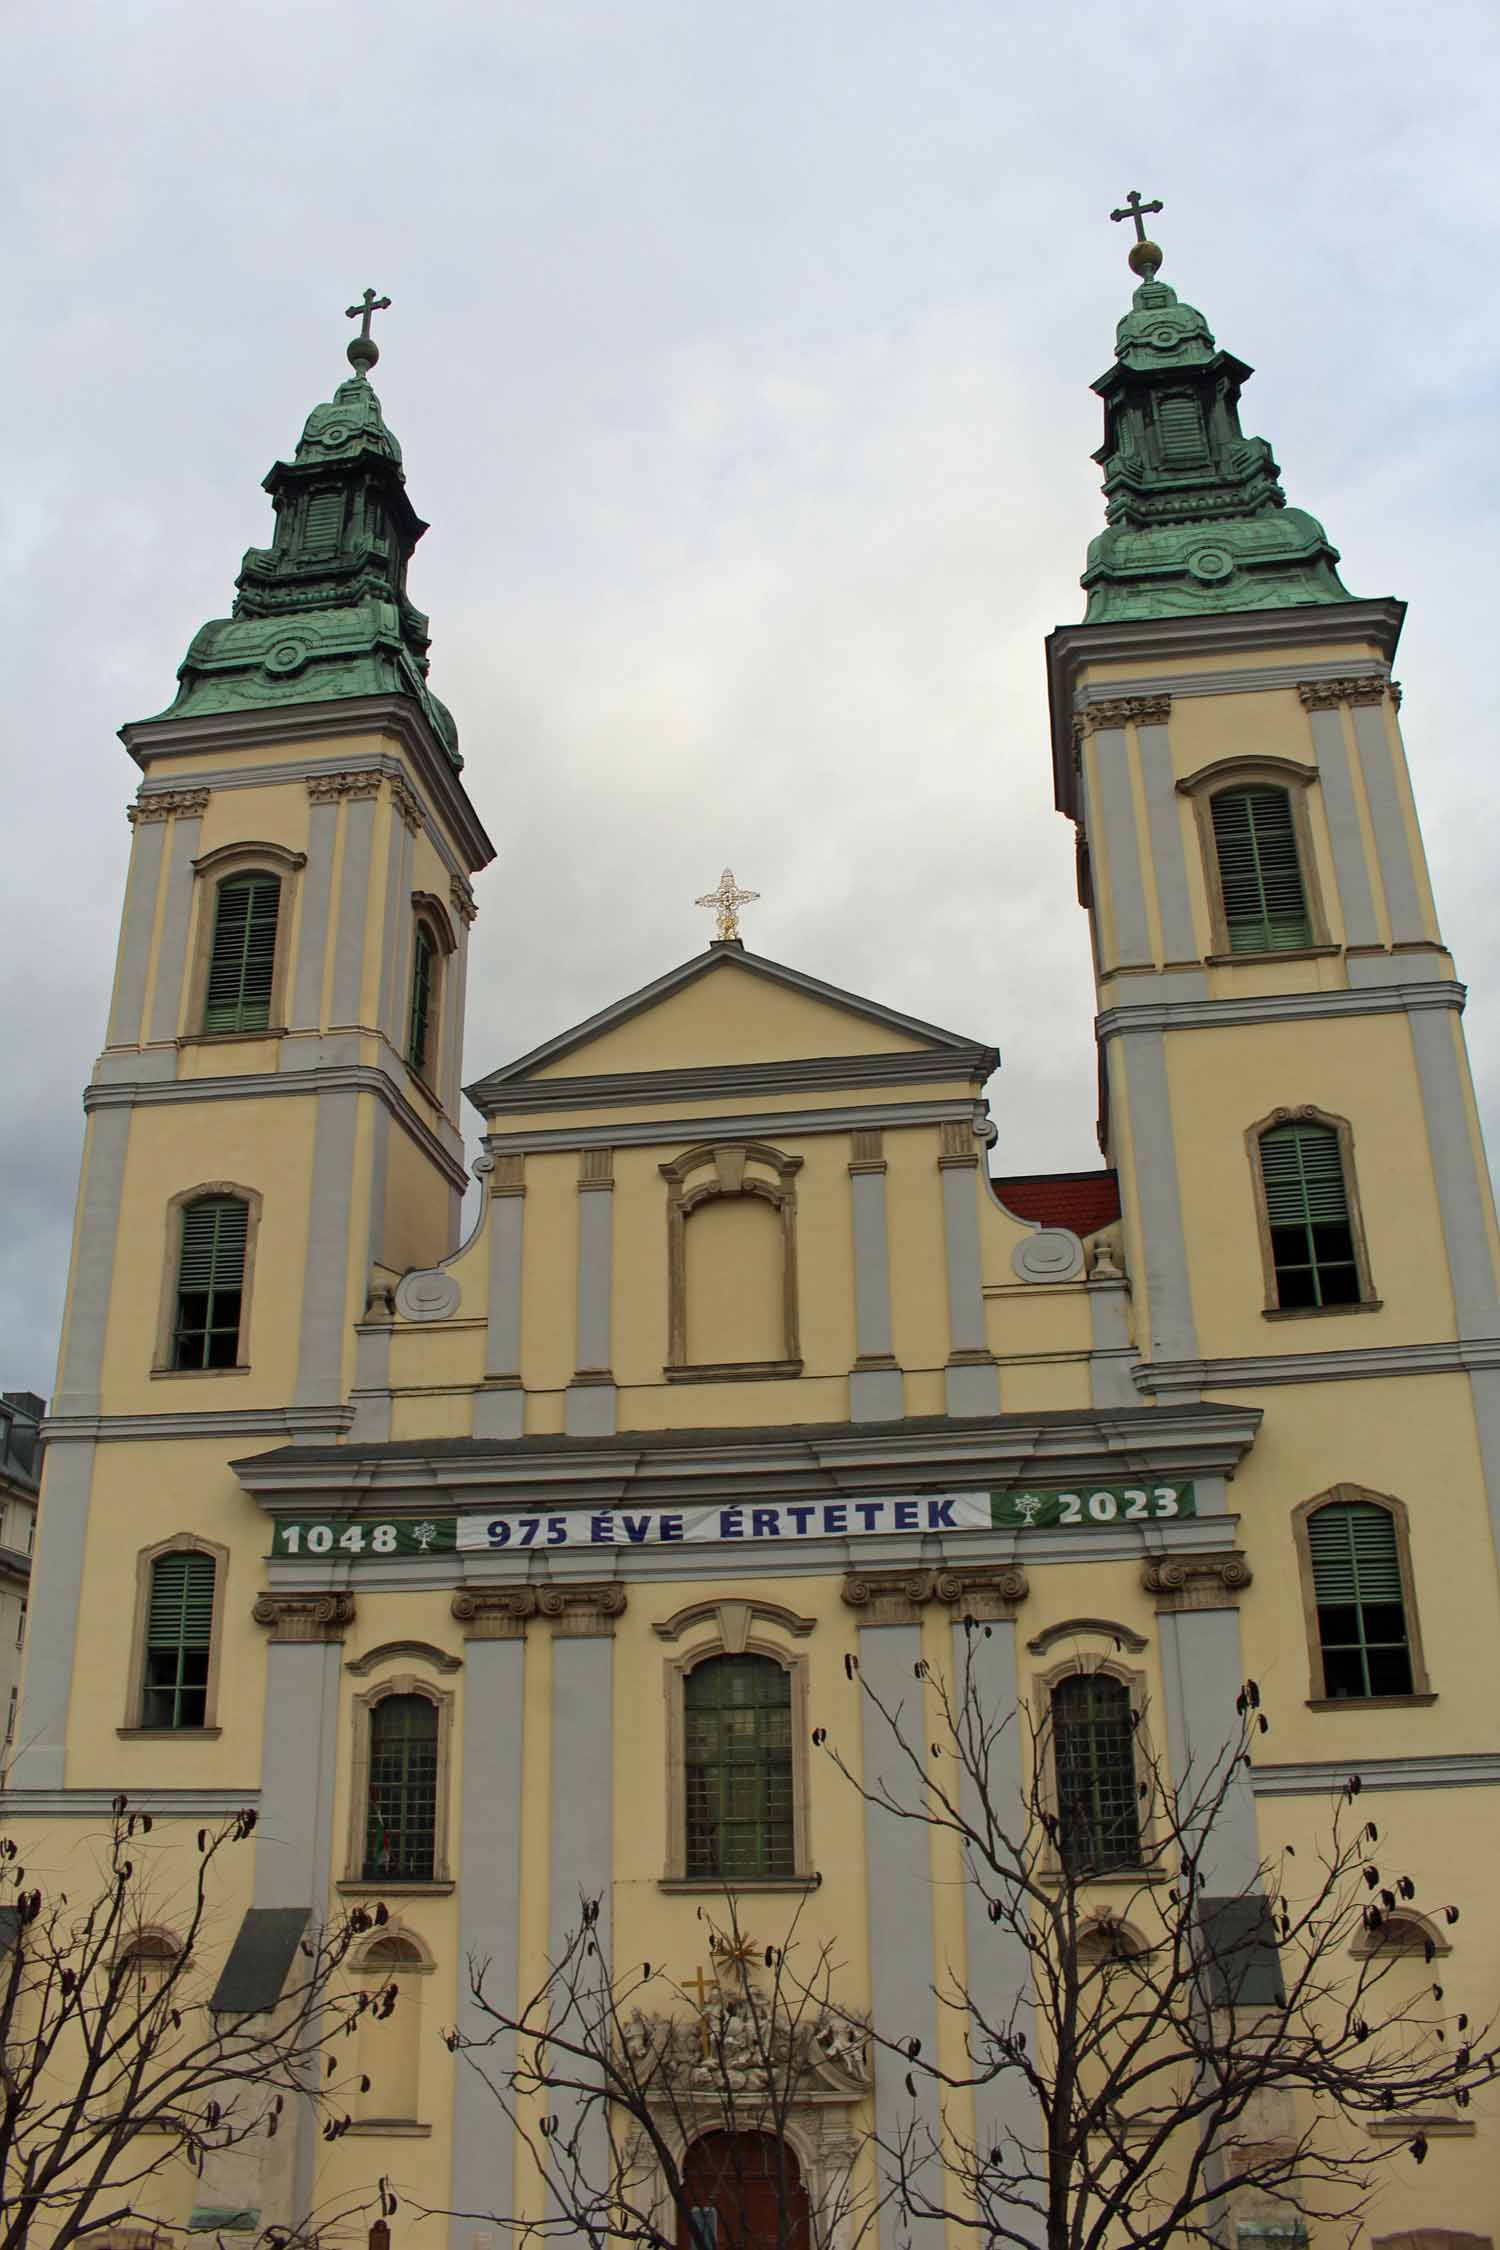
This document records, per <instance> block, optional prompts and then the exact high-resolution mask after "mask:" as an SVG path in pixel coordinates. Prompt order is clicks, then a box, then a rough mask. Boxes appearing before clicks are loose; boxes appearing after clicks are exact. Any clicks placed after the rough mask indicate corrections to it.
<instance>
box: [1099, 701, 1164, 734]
mask: <svg viewBox="0 0 1500 2250" xmlns="http://www.w3.org/2000/svg"><path fill="white" fill-rule="evenodd" d="M1171 711H1172V698H1171V696H1170V695H1115V696H1109V697H1107V698H1106V700H1105V701H1104V702H1102V703H1085V704H1084V706H1083V708H1082V710H1081V711H1080V712H1079V713H1078V726H1079V728H1080V730H1081V731H1082V732H1083V733H1084V734H1097V733H1099V732H1101V731H1102V730H1103V729H1106V728H1110V727H1113V728H1120V727H1127V726H1135V727H1164V726H1165V725H1166V723H1167V720H1168V718H1169V717H1170V716H1171Z"/></svg>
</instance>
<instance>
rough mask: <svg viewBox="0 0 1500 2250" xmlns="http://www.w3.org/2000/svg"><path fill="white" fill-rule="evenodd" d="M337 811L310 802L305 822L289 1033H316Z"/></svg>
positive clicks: (319, 801)
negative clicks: (300, 902)
mask: <svg viewBox="0 0 1500 2250" xmlns="http://www.w3.org/2000/svg"><path fill="white" fill-rule="evenodd" d="M338 824H339V808H338V806H337V804H336V803H330V802H329V800H328V799H327V798H317V799H315V800H314V802H313V804H312V807H311V809H310V811H309V813H308V821H307V865H306V867H305V868H304V869H303V872H302V912H301V920H300V923H299V926H298V932H297V963H296V969H295V971H294V974H293V977H292V1005H291V1011H290V1014H289V1016H288V1018H287V1022H288V1027H289V1028H290V1029H291V1030H292V1031H316V1030H317V1029H318V1027H319V1025H320V1024H321V1022H322V1017H323V968H324V963H325V960H326V958H327V953H328V912H329V907H330V906H331V904H332V901H333V846H334V839H335V837H336V836H337V834H338Z"/></svg>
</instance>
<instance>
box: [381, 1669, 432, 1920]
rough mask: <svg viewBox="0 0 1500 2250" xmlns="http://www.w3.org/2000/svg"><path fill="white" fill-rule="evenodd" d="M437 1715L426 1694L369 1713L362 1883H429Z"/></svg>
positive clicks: (390, 1700)
mask: <svg viewBox="0 0 1500 2250" xmlns="http://www.w3.org/2000/svg"><path fill="white" fill-rule="evenodd" d="M437 1785H438V1714H437V1706H436V1704H434V1703H430V1702H429V1701H428V1699H427V1697H426V1696H425V1695H388V1696H385V1697H384V1698H383V1699H382V1700H381V1701H380V1702H379V1703H377V1704H376V1705H375V1707H374V1709H373V1710H372V1711H371V1713H370V1778H369V1801H368V1805H367V1808H366V1816H365V1857H364V1868H363V1878H364V1880H365V1882H367V1883H380V1882H388V1883H430V1882H431V1881H432V1877H433V1865H434V1857H435V1853H436V1848H437Z"/></svg>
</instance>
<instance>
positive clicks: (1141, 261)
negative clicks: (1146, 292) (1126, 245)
mask: <svg viewBox="0 0 1500 2250" xmlns="http://www.w3.org/2000/svg"><path fill="white" fill-rule="evenodd" d="M1161 260H1162V249H1161V244H1160V243H1159V242H1152V241H1151V240H1150V239H1149V237H1147V236H1144V235H1143V236H1142V238H1141V240H1140V241H1139V242H1132V244H1131V245H1130V270H1131V272H1132V273H1138V274H1139V275H1140V277H1141V279H1142V281H1154V280H1155V278H1156V272H1157V268H1158V267H1159V266H1160V264H1161Z"/></svg>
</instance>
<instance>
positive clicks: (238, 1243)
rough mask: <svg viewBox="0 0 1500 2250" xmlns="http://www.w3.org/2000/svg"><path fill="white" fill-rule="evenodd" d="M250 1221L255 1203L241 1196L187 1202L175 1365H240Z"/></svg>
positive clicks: (180, 1259)
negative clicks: (250, 1202) (246, 1254)
mask: <svg viewBox="0 0 1500 2250" xmlns="http://www.w3.org/2000/svg"><path fill="white" fill-rule="evenodd" d="M249 1220H250V1207H249V1205H248V1204H247V1203H242V1202H241V1201H240V1200H239V1198H238V1197H237V1196H232V1195H205V1196H200V1197H199V1198H198V1200H197V1202H195V1203H188V1204H184V1206H183V1211H182V1246H181V1249H180V1251H179V1253H178V1259H177V1317H176V1320H175V1321H174V1323H173V1328H172V1365H173V1366H174V1367H235V1366H238V1364H239V1358H240V1321H241V1317H242V1314H243V1311H244V1295H245V1243H246V1238H247V1234H248V1229H249Z"/></svg>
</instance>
